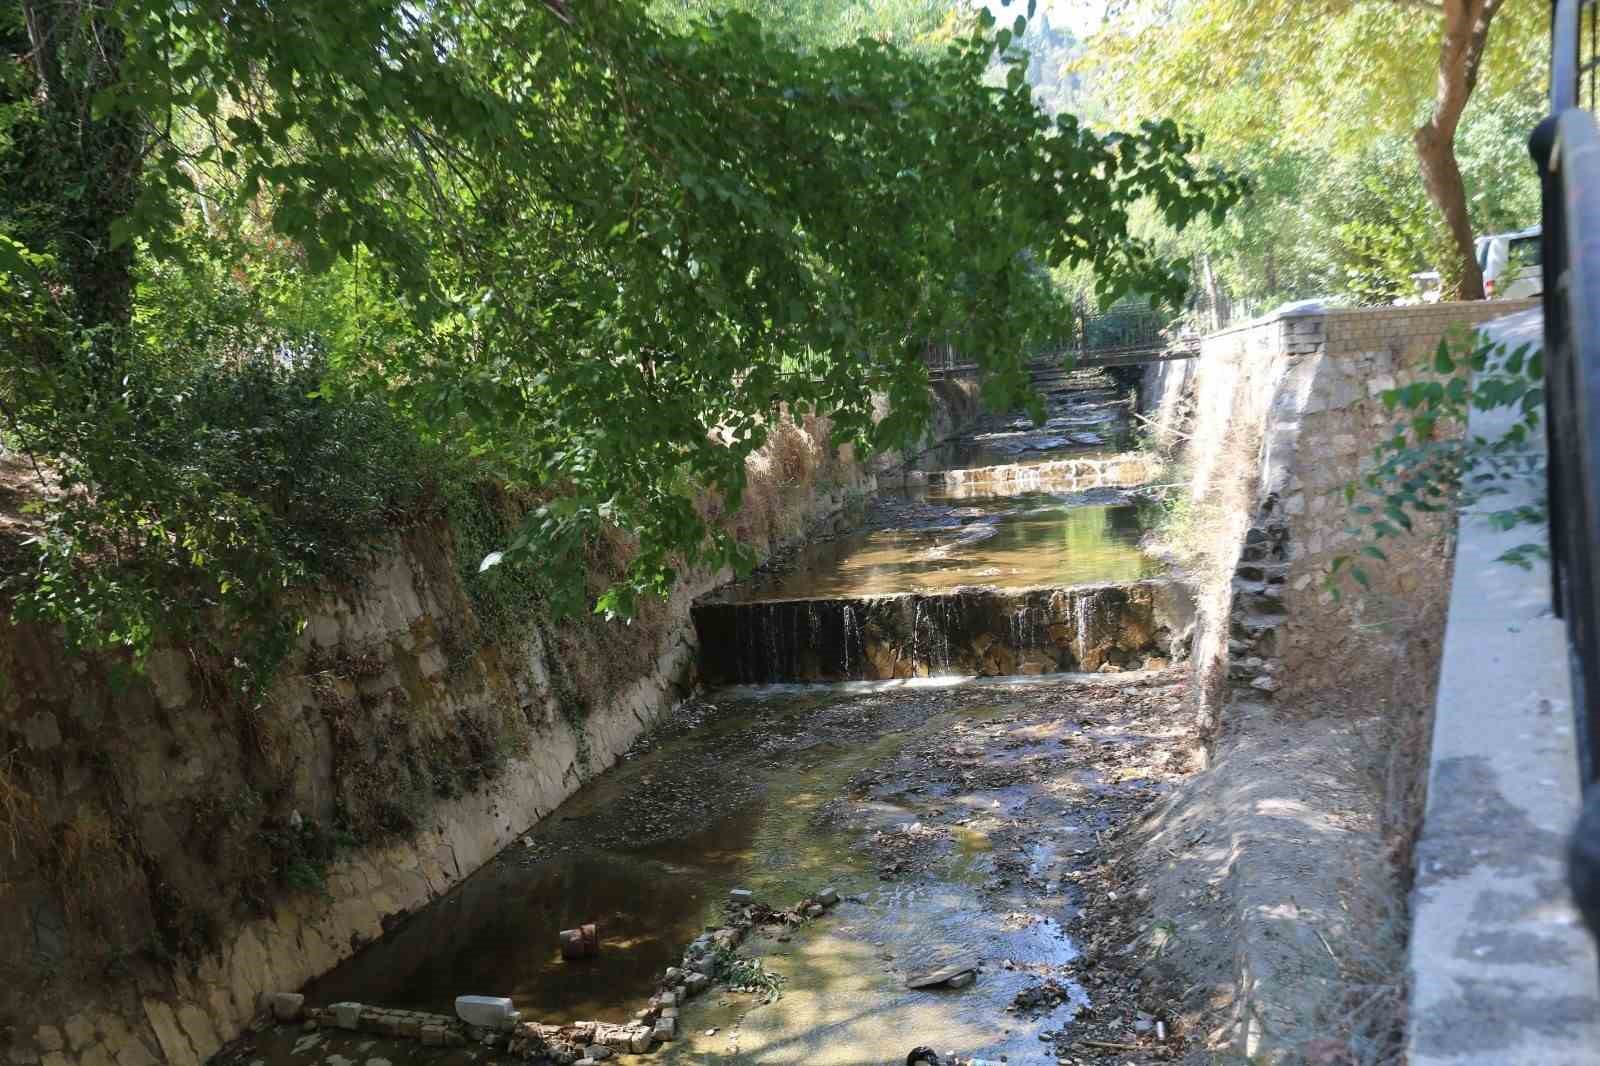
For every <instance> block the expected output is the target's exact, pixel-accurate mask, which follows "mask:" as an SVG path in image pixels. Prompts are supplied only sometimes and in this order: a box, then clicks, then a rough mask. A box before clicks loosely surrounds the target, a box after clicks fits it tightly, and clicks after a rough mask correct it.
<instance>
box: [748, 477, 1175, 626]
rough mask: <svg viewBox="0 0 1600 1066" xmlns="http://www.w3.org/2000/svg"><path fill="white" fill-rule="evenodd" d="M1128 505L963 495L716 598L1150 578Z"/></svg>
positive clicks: (839, 595)
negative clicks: (932, 516) (927, 514)
mask: <svg viewBox="0 0 1600 1066" xmlns="http://www.w3.org/2000/svg"><path fill="white" fill-rule="evenodd" d="M1144 531H1145V526H1144V524H1143V521H1142V520H1141V517H1140V509H1139V507H1138V506H1137V505H1134V504H1126V503H1124V504H1115V505H1108V506H1084V505H1082V504H1080V503H1078V502H1077V501H1076V500H1075V499H1074V498H1072V497H1066V496H1062V495H1059V494H1050V493H1027V494H1023V495H1018V496H1011V497H1006V498H1003V499H988V500H972V501H963V502H962V503H961V504H959V505H954V504H952V505H950V506H948V507H946V508H945V509H944V512H943V520H942V521H934V522H928V521H923V522H918V523H909V524H899V525H896V526H893V527H891V528H886V529H874V530H868V531H864V532H860V533H854V534H850V535H848V536H844V537H838V538H836V539H834V540H830V541H823V542H820V543H816V544H813V545H811V546H809V547H808V548H807V549H805V550H804V551H802V552H801V553H800V554H799V555H798V556H797V557H796V558H795V559H794V560H793V561H792V562H791V563H790V565H789V566H787V567H786V568H785V570H784V571H783V572H782V573H777V574H770V575H758V576H756V577H754V578H752V579H751V580H749V581H744V582H741V583H740V584H738V585H737V586H734V587H733V588H732V589H729V590H727V591H726V592H724V593H723V594H722V595H720V596H719V597H718V598H719V599H722V600H726V601H728V602H735V603H752V602H759V601H764V600H801V599H861V598H873V597H877V596H887V595H894V594H897V593H905V592H920V593H930V592H948V591H951V590H953V589H957V588H963V587H969V586H974V585H982V586H990V587H994V588H999V589H1034V588H1071V587H1074V586H1079V585H1091V584H1107V583H1123V582H1132V581H1139V580H1142V579H1144V578H1147V577H1154V576H1156V575H1158V574H1161V573H1162V572H1164V570H1165V567H1164V565H1163V564H1162V563H1161V562H1160V561H1159V560H1157V559H1155V558H1153V557H1152V556H1149V555H1147V554H1145V553H1144V552H1143V551H1142V550H1141V549H1140V547H1139V541H1140V538H1141V536H1142V535H1143V533H1144Z"/></svg>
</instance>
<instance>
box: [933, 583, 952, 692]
mask: <svg viewBox="0 0 1600 1066" xmlns="http://www.w3.org/2000/svg"><path fill="white" fill-rule="evenodd" d="M955 605H956V604H955V597H954V596H941V597H940V598H939V633H938V641H939V672H940V673H942V674H948V673H949V672H950V608H951V607H953V606H955ZM932 652H933V649H932V648H929V659H930V660H931V659H932ZM928 672H929V673H930V674H931V673H932V672H933V671H932V670H931V669H930V670H929V671H928Z"/></svg>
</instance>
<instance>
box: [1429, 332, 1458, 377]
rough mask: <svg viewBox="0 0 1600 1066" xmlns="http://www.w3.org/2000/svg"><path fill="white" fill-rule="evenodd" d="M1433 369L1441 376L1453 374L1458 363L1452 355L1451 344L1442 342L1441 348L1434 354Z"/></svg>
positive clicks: (1440, 343)
mask: <svg viewBox="0 0 1600 1066" xmlns="http://www.w3.org/2000/svg"><path fill="white" fill-rule="evenodd" d="M1433 369H1434V370H1435V371H1437V372H1438V373H1440V374H1453V373H1455V369H1456V361H1455V359H1454V358H1452V357H1451V355H1450V342H1449V341H1444V340H1442V341H1440V342H1439V347H1438V348H1437V349H1435V351H1434V353H1433Z"/></svg>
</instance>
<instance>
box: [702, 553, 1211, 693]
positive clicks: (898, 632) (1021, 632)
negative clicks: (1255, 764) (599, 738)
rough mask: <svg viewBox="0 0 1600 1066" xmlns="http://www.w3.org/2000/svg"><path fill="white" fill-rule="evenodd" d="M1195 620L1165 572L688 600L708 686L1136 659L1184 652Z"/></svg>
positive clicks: (1137, 663)
mask: <svg viewBox="0 0 1600 1066" xmlns="http://www.w3.org/2000/svg"><path fill="white" fill-rule="evenodd" d="M1193 618H1194V602H1193V594H1192V592H1191V591H1190V589H1189V587H1188V586H1187V585H1185V584H1184V583H1182V582H1181V581H1177V580H1172V579H1165V578H1163V579H1152V580H1147V581H1139V582H1132V583H1128V584H1118V585H1095V586H1088V587H1078V588H1054V589H1051V588H1045V589H1028V590H1017V591H1008V590H1003V589H994V588H961V589H956V590H953V591H950V592H944V593H904V594H900V595H893V596H879V597H873V598H856V599H843V598H830V599H787V600H754V601H736V600H726V599H723V600H719V599H714V598H713V599H709V600H705V601H702V602H701V603H698V604H696V605H695V607H694V623H695V628H696V630H697V631H698V634H699V638H700V670H701V674H702V676H703V677H704V678H705V680H707V681H708V682H710V683H712V684H774V683H779V682H796V681H847V680H887V679H890V678H908V677H927V676H938V675H948V676H971V675H984V676H994V675H1002V674H1047V673H1063V672H1072V671H1079V672H1088V671H1097V670H1104V669H1107V668H1109V669H1139V668H1142V667H1146V666H1152V665H1160V664H1161V663H1162V662H1165V661H1171V660H1172V659H1174V658H1180V657H1182V656H1183V655H1184V654H1185V653H1186V650H1187V641H1188V635H1189V631H1190V628H1191V626H1192V622H1193ZM1152 660H1154V662H1152Z"/></svg>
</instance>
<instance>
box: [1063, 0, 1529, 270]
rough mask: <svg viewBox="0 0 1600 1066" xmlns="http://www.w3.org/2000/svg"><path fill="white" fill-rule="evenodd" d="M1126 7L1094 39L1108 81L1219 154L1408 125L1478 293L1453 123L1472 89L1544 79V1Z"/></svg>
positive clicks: (1231, 1)
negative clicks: (1186, 127)
mask: <svg viewBox="0 0 1600 1066" xmlns="http://www.w3.org/2000/svg"><path fill="white" fill-rule="evenodd" d="M1120 15H1121V17H1120V18H1119V19H1117V20H1116V21H1115V22H1113V23H1111V24H1110V28H1109V29H1108V30H1107V32H1106V33H1104V34H1102V35H1101V37H1100V38H1099V39H1098V40H1097V41H1096V42H1095V44H1096V47H1095V50H1094V54H1095V60H1094V61H1095V64H1096V66H1095V69H1096V70H1097V71H1098V72H1100V73H1101V74H1102V75H1104V80H1105V82H1106V83H1107V91H1108V92H1109V93H1110V94H1111V95H1112V96H1113V97H1114V98H1116V99H1117V100H1118V101H1119V102H1120V103H1121V105H1122V106H1124V107H1127V108H1133V109H1139V108H1143V107H1147V106H1150V105H1151V104H1153V103H1154V102H1156V101H1161V102H1165V103H1167V104H1168V105H1169V106H1170V107H1171V108H1172V112H1171V113H1173V114H1174V115H1176V116H1178V117H1181V118H1183V119H1185V120H1187V121H1191V122H1193V123H1194V124H1195V125H1196V127H1197V128H1199V129H1201V130H1204V131H1205V132H1206V134H1207V136H1208V138H1210V140H1211V142H1212V144H1213V145H1214V146H1218V147H1221V148H1222V149H1223V153H1224V155H1227V154H1229V153H1230V152H1231V151H1234V150H1240V149H1243V148H1244V147H1245V146H1249V145H1257V146H1265V147H1266V148H1267V149H1268V150H1269V151H1271V152H1273V153H1274V154H1285V153H1287V154H1299V153H1302V152H1307V151H1310V152H1313V153H1322V154H1330V155H1333V156H1340V157H1349V156H1351V155H1359V154H1360V153H1361V152H1362V151H1365V150H1367V149H1368V148H1370V147H1371V146H1372V145H1373V143H1374V142H1375V141H1378V140H1381V139H1383V138H1386V137H1390V136H1394V135H1397V134H1404V135H1405V136H1406V137H1407V138H1408V139H1409V141H1410V146H1411V151H1412V154H1413V157H1414V160H1415V166H1416V170H1417V173H1418V174H1419V176H1420V180H1421V184H1422V188H1423V190H1424V192H1425V194H1426V196H1427V198H1428V200H1429V202H1430V203H1431V204H1432V207H1433V210H1434V212H1435V213H1436V215H1437V216H1438V218H1439V219H1440V222H1441V224H1442V225H1443V227H1444V230H1445V232H1446V233H1447V234H1448V237H1449V240H1450V242H1451V249H1452V251H1451V256H1452V259H1453V262H1450V263H1440V264H1439V265H1440V266H1441V267H1442V268H1444V269H1445V271H1446V272H1447V273H1449V274H1452V275H1454V276H1456V277H1458V278H1459V284H1460V291H1461V294H1462V295H1463V296H1465V297H1468V298H1481V297H1482V295H1483V289H1482V279H1481V277H1480V276H1479V271H1478V266H1477V261H1476V259H1475V257H1474V255H1473V226H1472V211H1471V199H1472V197H1471V195H1470V192H1469V189H1468V187H1467V182H1466V180H1465V179H1464V178H1463V176H1462V171H1461V166H1460V161H1459V159H1458V143H1457V139H1458V134H1459V133H1460V131H1461V129H1462V123H1463V121H1464V119H1465V118H1466V116H1467V105H1468V103H1469V101H1471V100H1474V99H1478V100H1480V101H1481V100H1484V99H1487V100H1489V101H1495V100H1498V99H1500V98H1502V97H1505V96H1508V95H1509V96H1513V97H1521V96H1526V95H1527V94H1528V93H1530V92H1537V91H1539V89H1540V88H1542V85H1543V71H1544V65H1543V62H1542V59H1541V51H1542V49H1544V48H1545V46H1546V45H1545V38H1546V32H1547V30H1546V26H1545V18H1546V11H1545V10H1544V9H1543V8H1542V7H1541V5H1538V4H1535V3H1532V2H1531V0H1512V2H1509V3H1508V2H1505V0H1442V2H1440V3H1432V2H1416V0H1340V2H1338V3H1333V4H1301V3H1295V2H1293V0H1271V2H1267V3H1262V2H1257V0H1185V2H1184V3H1181V4H1179V5H1177V6H1176V7H1174V6H1173V5H1170V4H1166V3H1157V2H1154V0H1151V2H1148V3H1146V2H1143V0H1132V2H1130V3H1128V4H1127V5H1125V6H1124V7H1123V8H1122V9H1121V12H1120ZM1491 26H1492V27H1493V29H1494V36H1493V42H1494V47H1493V49H1491V48H1490V47H1489V45H1490V41H1491V38H1490V28H1491ZM1525 136H1526V133H1525V132H1524V133H1523V134H1522V138H1524V139H1525Z"/></svg>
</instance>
